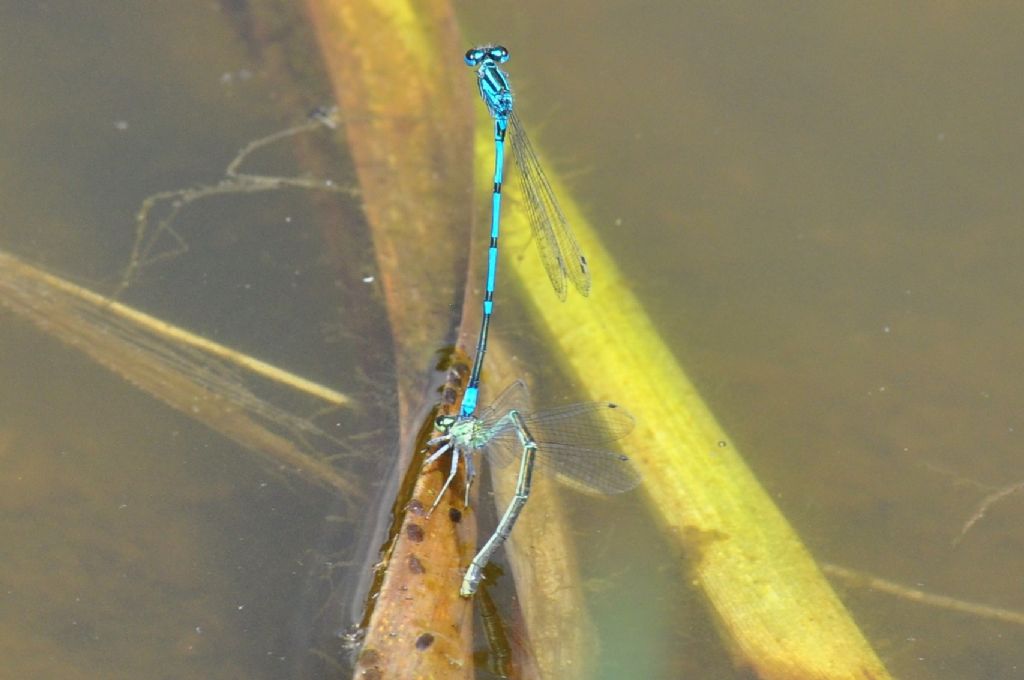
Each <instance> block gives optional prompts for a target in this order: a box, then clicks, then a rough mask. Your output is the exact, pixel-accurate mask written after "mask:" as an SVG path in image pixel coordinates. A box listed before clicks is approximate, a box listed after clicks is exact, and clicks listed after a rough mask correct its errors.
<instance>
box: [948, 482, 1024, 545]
mask: <svg viewBox="0 0 1024 680" xmlns="http://www.w3.org/2000/svg"><path fill="white" fill-rule="evenodd" d="M1018 491H1024V482H1017V483H1015V484H1010V485H1009V486H1004V487H1003V488H1001V489H996V490H995V491H993V492H992V493H990V494H989V495H987V496H985V497H984V498H982V499H981V502H980V503H979V504H978V507H977V508H975V510H974V512H973V513H972V514H971V516H970V517H969V518H967V521H966V522H964V525H963V527H962V528H961V529H960V533H959V534H958V535H957V537H956V538H954V539H953V545H954V546H956V545H959V544H960V542H961V541H963V540H964V536H966V535H967V532H968V531H970V530H971V527H973V526H974V525H975V524H977V523H978V522H979V521H980V520H981V519H982V518H983V517H984V516H985V513H986V512H988V511H989V508H991V507H992V506H993V505H995V504H996V503H998V502H999V501H1001V500H1003V499H1004V498H1006V497H1007V496H1010V495H1012V494H1015V493H1017V492H1018Z"/></svg>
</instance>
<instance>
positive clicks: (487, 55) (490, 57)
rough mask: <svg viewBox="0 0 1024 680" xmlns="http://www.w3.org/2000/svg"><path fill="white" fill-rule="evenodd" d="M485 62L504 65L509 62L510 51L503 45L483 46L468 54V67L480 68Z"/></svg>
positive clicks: (473, 49)
mask: <svg viewBox="0 0 1024 680" xmlns="http://www.w3.org/2000/svg"><path fill="white" fill-rule="evenodd" d="M485 61H490V62H494V63H496V64H504V63H505V62H506V61H508V50H507V49H505V48H504V47H502V46H501V45H481V46H480V47H474V48H472V49H471V50H469V51H467V52H466V66H479V65H480V64H482V63H483V62H485Z"/></svg>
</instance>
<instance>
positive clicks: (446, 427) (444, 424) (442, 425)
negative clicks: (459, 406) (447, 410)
mask: <svg viewBox="0 0 1024 680" xmlns="http://www.w3.org/2000/svg"><path fill="white" fill-rule="evenodd" d="M454 424H455V416H438V417H437V418H435V419H434V428H435V429H436V430H437V431H438V432H442V433H444V434H448V432H450V431H451V429H452V425H454Z"/></svg>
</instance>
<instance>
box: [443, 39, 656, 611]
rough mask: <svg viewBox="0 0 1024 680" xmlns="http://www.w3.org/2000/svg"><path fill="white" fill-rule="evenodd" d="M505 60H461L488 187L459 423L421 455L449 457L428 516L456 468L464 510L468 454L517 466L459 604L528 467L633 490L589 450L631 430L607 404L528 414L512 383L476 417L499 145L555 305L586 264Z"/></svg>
mask: <svg viewBox="0 0 1024 680" xmlns="http://www.w3.org/2000/svg"><path fill="white" fill-rule="evenodd" d="M508 58H509V53H508V50H507V49H505V48H504V47H502V46H500V45H485V46H482V47H475V48H473V49H471V50H469V51H468V52H466V56H465V61H466V64H467V65H468V66H471V67H475V68H476V75H477V86H478V89H479V92H480V97H481V98H482V99H483V101H484V103H485V104H486V106H487V109H488V111H489V112H490V114H491V117H492V118H493V120H494V148H495V151H494V154H495V157H494V186H493V191H492V194H491V234H490V244H489V248H488V267H487V279H486V287H485V292H484V301H483V317H482V319H481V324H480V334H479V338H478V341H477V348H476V356H475V358H474V361H473V368H472V371H471V373H470V378H469V383H468V385H467V388H466V392H465V394H464V396H463V400H462V404H461V406H460V409H459V415H458V416H440V417H438V418H437V419H436V421H435V423H434V424H435V427H436V429H437V430H438V431H439V433H440V434H439V435H438V436H436V437H434V438H433V439H431V440H430V441H429V442H428V446H438V447H439V448H438V449H437V450H435V451H434V452H433V453H432V454H431V455H430V456H429V457H428V458H427V459H426V463H425V464H429V463H432V462H434V461H435V460H437V459H438V458H439V457H440V456H442V455H444V454H445V453H449V452H450V454H451V457H452V462H451V467H450V470H449V473H448V477H447V479H446V480H445V482H444V485H443V487H442V488H441V490H440V491H439V493H438V496H437V498H436V499H435V501H434V504H433V506H432V507H431V512H432V511H433V510H434V509H435V508H436V507H437V505H438V503H439V502H440V501H441V498H442V497H443V495H444V493H445V492H446V491H447V489H448V487H449V486H450V485H451V483H452V480H453V479H454V478H455V473H456V472H457V470H458V466H459V461H460V460H461V461H463V464H464V465H465V468H466V489H465V502H466V505H469V491H470V487H471V485H472V483H473V480H474V478H475V476H476V470H475V465H474V462H473V456H474V455H475V454H476V453H481V454H483V455H486V456H487V458H488V459H489V461H490V463H491V464H492V465H498V466H505V465H508V464H509V463H511V462H512V461H513V460H516V459H518V460H519V474H518V478H517V481H516V489H515V494H514V496H513V498H512V501H511V503H510V504H509V506H508V508H507V509H506V510H505V512H504V514H503V515H502V517H501V519H500V520H499V522H498V525H497V527H496V529H495V531H494V533H493V534H492V535H491V537H490V538H489V539H488V540H487V542H486V543H485V544H484V546H483V547H482V548H481V549H480V551H479V552H478V553H477V554H476V556H475V557H474V558H473V560H472V562H471V563H470V565H469V567H468V568H467V570H466V574H465V577H464V578H463V581H462V587H461V588H460V589H459V593H460V594H461V595H462V596H463V597H469V596H471V595H472V594H473V593H475V592H476V590H477V588H478V586H479V584H480V581H481V579H482V578H483V568H484V567H485V566H486V565H487V563H488V561H489V560H490V559H491V556H492V555H493V554H494V552H495V551H496V550H497V549H498V548H499V547H500V546H501V545H502V543H504V542H505V540H506V539H507V538H508V536H509V534H510V533H511V531H512V527H513V525H514V524H515V521H516V519H517V518H518V517H519V514H520V513H521V512H522V509H523V506H524V505H525V504H526V501H527V499H528V497H529V495H530V489H531V483H532V477H533V469H534V466H535V465H536V466H537V467H538V468H539V469H542V470H547V471H550V472H553V473H554V474H555V475H556V476H557V477H558V478H559V479H561V480H563V481H566V482H568V483H570V484H572V485H574V486H577V487H580V488H581V489H583V490H589V491H596V492H599V493H605V494H613V493H620V492H623V491H628V490H630V489H632V488H634V487H635V486H636V485H637V484H639V483H640V475H639V474H638V473H637V471H636V470H635V469H634V468H633V466H632V465H631V464H630V462H629V459H628V458H627V457H626V456H624V455H622V454H621V453H617V452H614V451H607V450H603V449H599V448H593V447H594V446H601V445H604V444H608V443H610V442H613V441H615V440H617V439H620V438H622V437H624V436H625V435H627V434H628V433H629V432H630V431H631V430H632V429H633V418H632V416H630V415H629V414H628V413H626V412H625V410H624V409H622V408H620V407H619V406H618V405H617V404H614V403H611V402H588V403H581V404H569V405H566V406H559V407H554V408H550V409H547V410H542V411H537V412H534V411H532V410H531V408H530V405H529V395H528V392H527V388H526V384H525V383H523V382H522V381H521V380H519V381H516V382H514V383H513V384H512V385H510V386H509V387H508V388H506V389H505V391H504V392H502V394H501V395H500V396H498V397H497V398H496V399H495V400H494V402H493V403H492V404H491V405H490V406H489V407H487V408H486V409H484V410H483V411H481V412H480V413H477V412H476V406H477V397H478V394H479V387H480V371H481V368H482V366H483V360H484V356H485V354H486V351H487V333H488V328H489V324H490V320H491V316H492V313H493V308H494V302H493V299H494V286H495V278H496V268H497V257H498V235H499V229H500V222H501V190H502V183H503V178H504V147H505V140H506V137H507V138H508V139H509V141H510V144H511V146H512V152H513V157H514V158H515V160H516V167H517V168H518V170H519V179H520V183H521V186H522V198H523V202H524V203H525V207H526V211H527V215H528V216H529V221H530V225H531V228H532V231H533V237H534V241H535V242H536V243H537V247H538V249H539V251H540V255H541V261H542V262H543V264H544V268H545V270H546V271H547V274H548V278H549V279H550V280H551V283H552V286H553V287H554V289H555V292H556V293H557V294H558V296H559V298H561V299H563V300H564V299H565V297H566V279H568V280H569V281H572V283H573V285H574V287H575V288H576V289H577V290H578V291H579V292H580V293H581V294H583V295H587V294H589V292H590V270H589V268H588V265H587V260H586V258H585V257H584V256H583V252H582V250H581V249H580V246H579V244H578V242H577V241H576V238H575V236H574V235H573V233H572V231H571V230H570V228H569V225H568V222H567V220H566V218H565V214H564V213H563V212H562V209H561V207H560V206H559V205H558V201H557V199H556V198H555V193H554V191H553V190H552V188H551V185H550V183H549V182H548V179H547V176H546V175H545V174H544V171H543V169H542V168H541V164H540V161H539V159H538V157H537V154H536V152H535V151H534V150H533V146H532V144H530V140H529V138H528V137H527V136H526V133H525V131H524V130H523V128H522V125H521V124H520V122H519V117H518V114H517V113H516V111H515V108H514V106H513V103H514V101H513V96H512V89H511V86H510V85H509V79H508V74H506V73H505V72H504V71H502V70H501V68H500V67H499V64H504V63H505V62H506V61H508Z"/></svg>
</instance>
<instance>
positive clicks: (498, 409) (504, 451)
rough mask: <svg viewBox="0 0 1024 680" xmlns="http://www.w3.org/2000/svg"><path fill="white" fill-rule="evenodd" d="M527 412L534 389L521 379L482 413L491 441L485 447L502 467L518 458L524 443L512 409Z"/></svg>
mask: <svg viewBox="0 0 1024 680" xmlns="http://www.w3.org/2000/svg"><path fill="white" fill-rule="evenodd" d="M513 410H515V411H518V412H519V413H525V412H527V411H529V410H530V392H529V390H528V389H527V388H526V383H524V382H523V381H522V380H517V381H515V382H514V383H512V384H511V385H509V386H508V387H506V388H505V390H504V391H503V392H502V393H501V394H499V395H498V396H497V397H496V398H495V400H494V401H493V402H491V405H490V406H488V407H487V408H485V409H484V410H483V411H481V412H480V415H479V416H478V418H479V420H480V425H481V429H482V430H483V431H484V432H487V433H488V441H487V443H486V444H484V445H483V446H482V447H481V451H482V452H483V454H484V455H485V456H487V459H488V460H489V461H491V462H492V463H494V464H495V465H498V466H499V467H501V466H505V465H508V464H509V463H510V462H511V461H513V460H518V459H519V457H520V456H522V453H523V445H522V442H521V441H520V439H519V435H518V434H517V432H516V427H515V424H514V423H513V422H512V419H511V418H509V417H508V414H509V411H513Z"/></svg>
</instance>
